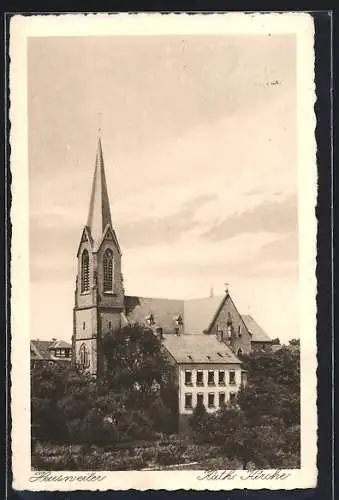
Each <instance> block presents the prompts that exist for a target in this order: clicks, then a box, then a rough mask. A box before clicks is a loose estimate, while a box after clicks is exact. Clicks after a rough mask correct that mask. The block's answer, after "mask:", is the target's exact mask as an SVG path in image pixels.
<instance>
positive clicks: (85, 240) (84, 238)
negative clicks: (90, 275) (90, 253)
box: [77, 226, 92, 257]
mask: <svg viewBox="0 0 339 500" xmlns="http://www.w3.org/2000/svg"><path fill="white" fill-rule="evenodd" d="M84 244H85V246H86V247H87V246H88V247H89V249H92V239H91V236H90V233H89V231H88V228H87V226H85V227H84V229H83V231H82V235H81V238H80V243H79V246H78V251H77V257H79V254H80V250H81V248H82V246H83V245H84ZM86 244H87V245H86Z"/></svg>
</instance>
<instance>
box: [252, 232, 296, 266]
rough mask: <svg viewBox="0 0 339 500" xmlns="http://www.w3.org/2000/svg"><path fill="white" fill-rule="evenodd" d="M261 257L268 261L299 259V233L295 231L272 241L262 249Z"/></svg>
mask: <svg viewBox="0 0 339 500" xmlns="http://www.w3.org/2000/svg"><path fill="white" fill-rule="evenodd" d="M260 258H261V259H264V260H266V261H275V262H276V261H278V262H290V261H296V260H297V259H298V233H297V231H293V232H292V233H291V234H288V235H287V236H286V237H285V238H283V239H279V240H277V241H271V242H269V243H267V244H266V245H264V246H263V247H262V249H261V253H260Z"/></svg>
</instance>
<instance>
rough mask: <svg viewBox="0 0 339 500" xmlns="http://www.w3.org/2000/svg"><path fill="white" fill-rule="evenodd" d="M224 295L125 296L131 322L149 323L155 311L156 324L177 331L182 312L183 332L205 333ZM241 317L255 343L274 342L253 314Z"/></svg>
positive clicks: (165, 330) (170, 330) (127, 316)
mask: <svg viewBox="0 0 339 500" xmlns="http://www.w3.org/2000/svg"><path fill="white" fill-rule="evenodd" d="M224 300H225V296H215V297H205V298H199V299H188V300H179V299H158V298H152V297H137V296H125V311H126V319H127V320H128V321H130V322H135V323H140V324H146V323H147V318H148V317H149V315H150V314H151V313H152V315H153V320H154V322H155V325H154V326H157V325H158V326H159V327H161V328H162V329H163V333H164V334H169V333H174V329H175V327H176V326H177V324H176V319H177V318H178V316H179V315H180V316H181V317H182V319H183V321H184V332H185V333H186V334H189V335H196V334H202V333H203V332H204V330H208V329H209V327H210V326H211V323H212V321H213V318H214V317H215V314H216V313H217V311H218V309H219V307H220V306H221V305H222V303H223V301H224ZM242 319H243V321H244V323H245V325H246V328H247V329H248V330H249V332H250V334H251V335H252V341H253V342H271V339H270V337H269V336H268V335H267V333H266V332H265V331H264V330H263V329H262V328H261V327H260V326H259V325H258V323H257V322H256V321H255V320H254V319H253V318H252V316H250V315H242Z"/></svg>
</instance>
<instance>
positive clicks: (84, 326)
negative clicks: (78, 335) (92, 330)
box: [82, 322, 86, 330]
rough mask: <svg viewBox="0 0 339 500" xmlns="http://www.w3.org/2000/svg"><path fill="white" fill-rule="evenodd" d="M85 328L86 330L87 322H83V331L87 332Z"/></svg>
mask: <svg viewBox="0 0 339 500" xmlns="http://www.w3.org/2000/svg"><path fill="white" fill-rule="evenodd" d="M85 328H86V323H85V322H83V324H82V329H83V330H85Z"/></svg>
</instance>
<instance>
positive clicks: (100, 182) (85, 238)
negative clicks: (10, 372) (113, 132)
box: [73, 138, 125, 375]
mask: <svg viewBox="0 0 339 500" xmlns="http://www.w3.org/2000/svg"><path fill="white" fill-rule="evenodd" d="M77 259H78V272H77V278H76V287H75V294H74V309H73V311H74V312H73V359H74V360H75V362H76V363H78V364H80V365H82V366H83V368H85V369H86V370H88V371H89V372H90V373H92V374H93V375H100V373H102V371H103V367H104V357H103V352H102V340H103V338H104V336H105V335H106V333H108V332H111V331H114V330H119V329H120V327H121V314H122V312H123V311H124V300H125V298H124V285H123V277H122V272H121V250H120V246H119V243H118V240H117V237H116V234H115V231H114V228H113V226H112V220H111V211H110V205H109V199H108V192H107V184H106V176H105V169H104V160H103V154H102V146H101V140H100V138H99V141H98V150H97V156H96V161H95V170H94V178H93V184H92V193H91V200H90V206H89V212H88V220H87V225H86V227H85V228H84V229H83V231H82V236H81V240H80V244H79V247H78V252H77Z"/></svg>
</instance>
